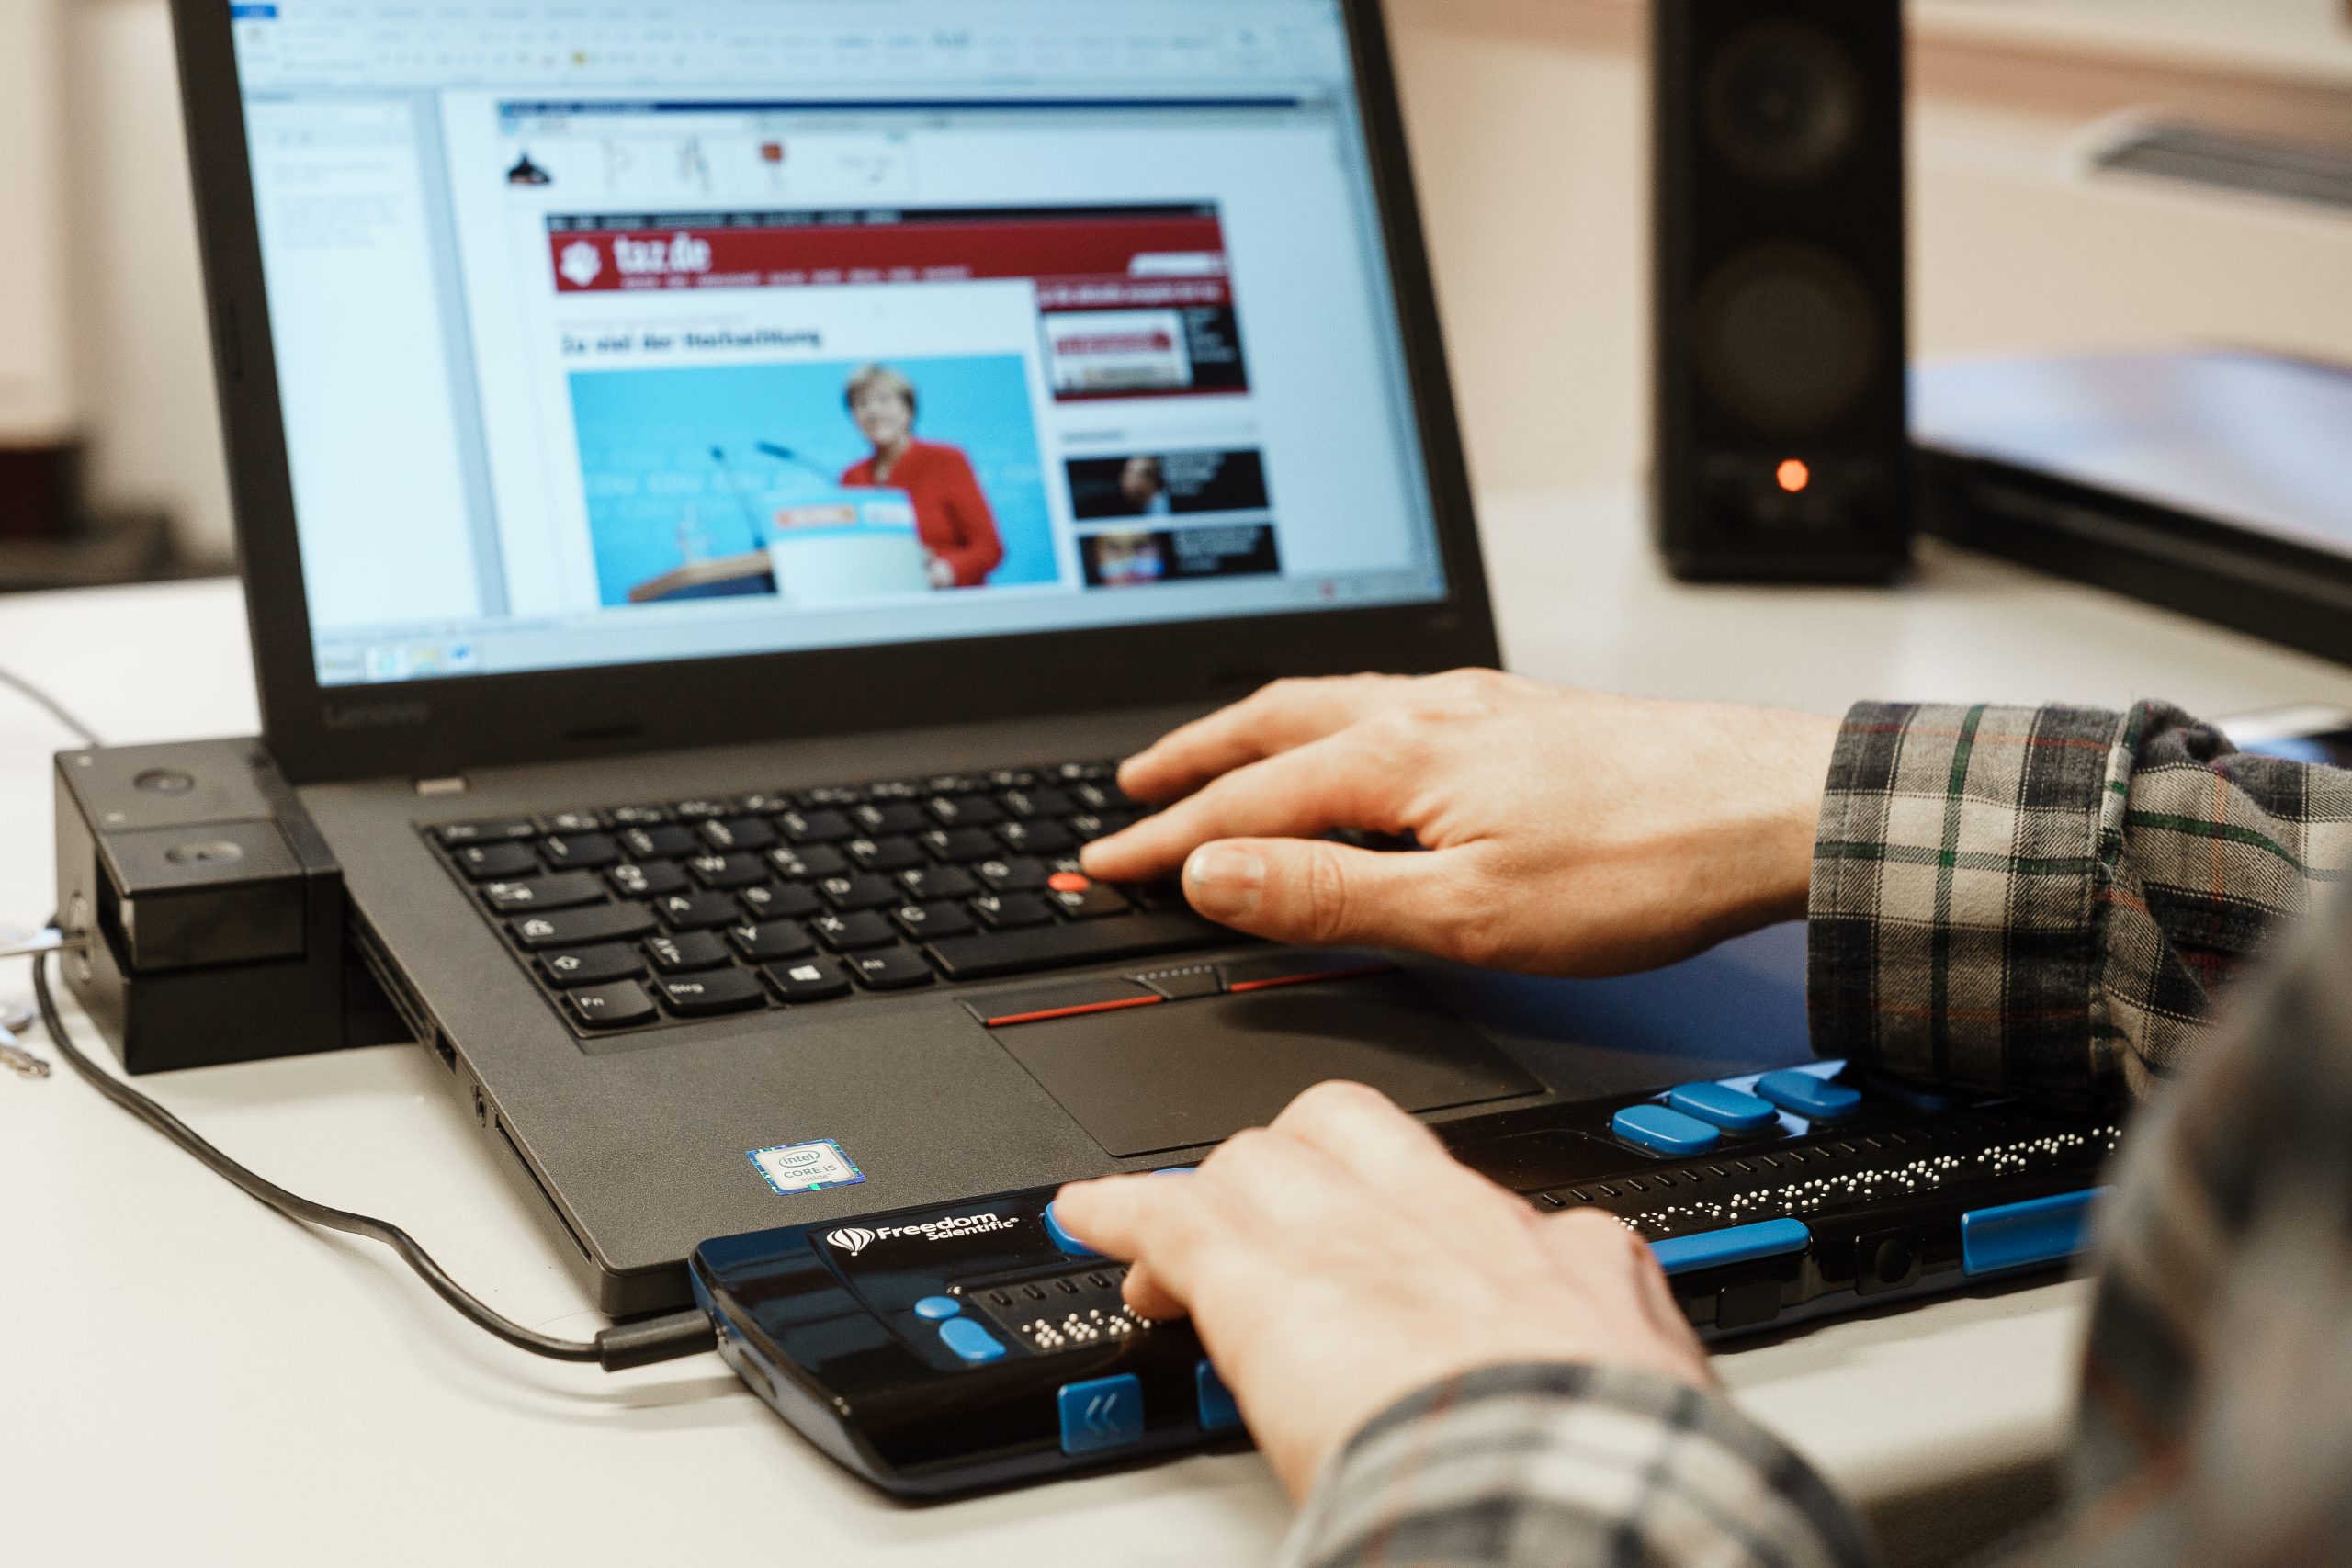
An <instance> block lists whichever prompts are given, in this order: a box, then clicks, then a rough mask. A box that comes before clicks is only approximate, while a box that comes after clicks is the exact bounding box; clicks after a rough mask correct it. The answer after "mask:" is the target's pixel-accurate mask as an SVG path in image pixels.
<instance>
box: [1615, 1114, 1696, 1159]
mask: <svg viewBox="0 0 2352 1568" xmlns="http://www.w3.org/2000/svg"><path fill="white" fill-rule="evenodd" d="M1609 1130H1610V1131H1611V1132H1612V1133H1614V1134H1617V1135H1618V1136H1619V1137H1621V1138H1623V1139H1624V1140H1625V1141H1626V1142H1627V1143H1629V1144H1634V1145H1639V1146H1641V1147H1643V1148H1645V1149H1647V1150H1649V1151H1650V1152H1651V1153H1652V1154H1661V1155H1702V1154H1705V1153H1706V1152H1707V1151H1708V1150H1709V1149H1712V1148H1713V1147H1714V1146H1715V1145H1717V1144H1720V1143H1722V1142H1723V1141H1724V1135H1723V1134H1721V1133H1718V1132H1716V1131H1715V1130H1714V1129H1713V1127H1710V1126H1708V1125H1707V1124H1706V1123H1705V1122H1702V1121H1700V1120H1699V1119H1698V1118H1697V1117H1695V1116H1685V1115H1683V1114H1682V1112H1680V1111H1668V1109H1667V1108H1666V1107H1665V1106H1663V1105H1629V1106H1627V1107H1625V1109H1624V1110H1623V1111H1619V1112H1617V1114H1616V1115H1615V1116H1614V1117H1613V1118H1611V1121H1610V1123H1609Z"/></svg>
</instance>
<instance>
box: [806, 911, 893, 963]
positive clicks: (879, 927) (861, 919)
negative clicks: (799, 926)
mask: <svg viewBox="0 0 2352 1568" xmlns="http://www.w3.org/2000/svg"><path fill="white" fill-rule="evenodd" d="M809 930H810V931H815V932H816V933H817V937H818V940H819V941H820V942H823V943H824V944H825V945H826V946H827V947H830V948H831V949H832V950H833V951H834V952H835V953H855V952H857V951H858V950H859V949H861V948H867V947H888V946H890V945H891V944H893V943H894V942H897V941H898V940H899V933H898V932H897V931H894V930H892V929H891V926H890V922H889V921H888V920H886V919H883V918H882V917H881V916H879V915H877V914H875V913H874V912H873V911H872V910H870V909H861V910H857V911H855V912H853V913H850V914H846V915H820V916H818V917H817V918H816V919H813V920H811V921H809Z"/></svg>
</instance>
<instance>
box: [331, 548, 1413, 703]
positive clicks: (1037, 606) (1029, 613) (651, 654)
mask: <svg viewBox="0 0 2352 1568" xmlns="http://www.w3.org/2000/svg"><path fill="white" fill-rule="evenodd" d="M1139 570H1140V569H1139ZM1445 594H1446V589H1445V583H1444V580H1443V578H1442V575H1441V574H1440V573H1439V572H1437V571H1436V570H1433V569H1418V568H1417V569H1412V570H1399V571H1386V572H1373V573H1364V574H1359V575H1351V576H1344V577H1321V578H1315V577H1284V578H1280V579H1270V580H1265V581H1250V582H1233V581H1221V582H1214V581H1210V582H1170V581H1156V580H1153V579H1151V578H1148V577H1141V576H1138V577H1136V579H1133V580H1131V581H1115V580H1114V581H1111V582H1108V583H1106V584H1104V585H1103V586H1100V587H1097V588H1096V589H1094V590H1093V591H1091V592H1087V593H1083V594H1071V593H1069V592H1049V593H1025V592H1024V593H1020V594H1019V595H1018V603H1015V604H1008V603H1007V602H1006V601H1007V600H1010V599H1013V598H1014V597H1015V595H1014V594H1013V593H1012V592H1005V591H990V592H986V593H970V594H945V593H943V594H938V595H934V596H932V597H930V598H927V599H921V600H915V601H911V602H910V601H905V600H901V601H899V602H898V603H896V604H892V605H890V606H889V607H888V608H887V609H877V608H860V609H854V610H849V609H833V610H809V609H794V608H788V607H783V606H779V605H778V604H776V602H775V599H774V598H773V597H770V596H766V595H762V596H759V597H758V598H756V599H754V598H750V597H746V598H741V599H727V598H720V599H716V600H704V601H699V602H694V603H678V604H645V605H631V606H628V607H627V608H623V609H607V610H600V611H597V612H594V613H592V614H589V615H581V616H576V617H561V618H547V619H539V620H533V621H527V622H524V621H514V620H507V621H499V622H489V623H482V622H471V623H467V622H442V623H437V624H404V625H400V626H375V627H346V628H338V629H336V630H334V631H332V632H329V633H326V634H323V635H322V636H321V637H319V638H318V640H317V644H316V653H317V668H318V681H319V684H320V685H321V686H322V687H348V686H371V685H386V684H392V683H396V682H408V681H434V680H451V679H462V678H464V677H467V676H472V675H512V674H528V673H534V672H539V671H552V670H584V669H595V668H599V667H604V666H610V665H616V664H649V663H671V662H686V661H690V660H700V659H727V658H740V657H744V656H755V655H760V654H768V653H798V652H813V651H818V650H822V649H842V648H874V647H887V646H889V645H892V644H900V643H916V642H938V641H947V640H951V639H957V638H968V637H1017V636H1022V635H1025V634H1029V633H1036V632H1056V631H1097V630H1103V629H1105V628H1110V627H1116V626H1150V625H1163V624H1168V623H1174V622H1183V621H1199V620H1216V619H1221V618H1224V617H1227V616H1240V615H1287V614H1295V613H1298V612H1301V611H1313V610H1318V609H1334V610H1336V609H1351V610H1362V609H1375V608H1384V607H1388V606H1395V605H1406V604H1434V603H1437V602H1439V601H1441V600H1442V599H1443V598H1444V597H1445ZM1141 601H1148V604H1147V603H1143V602H1141ZM754 605H756V607H752V606H754Z"/></svg>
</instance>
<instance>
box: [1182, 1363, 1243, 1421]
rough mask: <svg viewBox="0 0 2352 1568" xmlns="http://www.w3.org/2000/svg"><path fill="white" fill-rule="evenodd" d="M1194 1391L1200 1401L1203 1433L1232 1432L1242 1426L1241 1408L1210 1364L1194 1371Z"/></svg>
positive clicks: (1200, 1366) (1204, 1364) (1198, 1367)
mask: <svg viewBox="0 0 2352 1568" xmlns="http://www.w3.org/2000/svg"><path fill="white" fill-rule="evenodd" d="M1193 1392H1194V1393H1195V1394H1196V1395H1197V1396H1198V1398H1199V1401H1200V1407H1201V1430H1202V1431H1204V1432H1230V1431H1232V1430H1233V1429H1234V1428H1235V1427H1238V1426H1240V1425H1241V1406H1240V1405H1238V1404H1235V1403H1234V1402H1233V1391H1232V1390H1231V1389H1229V1388H1227V1387H1226V1386H1225V1380H1224V1379H1223V1378H1221V1377H1219V1376H1217V1375H1216V1368H1215V1367H1213V1366H1211V1365H1209V1364H1208V1362H1206V1361H1203V1362H1202V1363H1201V1364H1200V1365H1199V1366H1197V1367H1194V1368H1193Z"/></svg>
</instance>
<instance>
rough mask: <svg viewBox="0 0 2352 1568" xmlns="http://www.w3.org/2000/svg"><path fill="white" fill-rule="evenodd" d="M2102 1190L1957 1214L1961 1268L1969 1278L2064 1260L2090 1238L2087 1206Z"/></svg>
mask: <svg viewBox="0 0 2352 1568" xmlns="http://www.w3.org/2000/svg"><path fill="white" fill-rule="evenodd" d="M2106 1193H2107V1189H2106V1188H2104V1187H2099V1188H2094V1189H2092V1190H2090V1191H2087V1192H2064V1193H2061V1194H2059V1195H2058V1196H2057V1197H2055V1198H2035V1199H2032V1200H2030V1201H2027V1202H2023V1203H2004V1204H2002V1205H2001V1206H2000V1207H1998V1208H1994V1209H1976V1210H1973V1211H1971V1212H1970V1213H1965V1214H1962V1215H1961V1216H1960V1267H1961V1271H1962V1272H1963V1273H1965V1274H1967V1275H1969V1276H1970V1277H1971V1278H1973V1277H1974V1276H1976V1275H1979V1274H1998V1273H2000V1272H2002V1271H2003V1270H2004V1269H2026V1268H2030V1267H2031V1266H2033V1265H2034V1264H2037V1263H2062V1262H2064V1261H2065V1260H2066V1259H2067V1258H2072V1257H2074V1256H2075V1254H2076V1253H2078V1252H2080V1251H2082V1250H2083V1248H2084V1247H2086V1246H2088V1245H2089V1244H2090V1228H2091V1215H2092V1212H2093V1211H2094V1210H2095V1209H2096V1208H2098V1201H2099V1199H2101V1198H2102V1197H2104V1196H2105V1195H2106Z"/></svg>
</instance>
